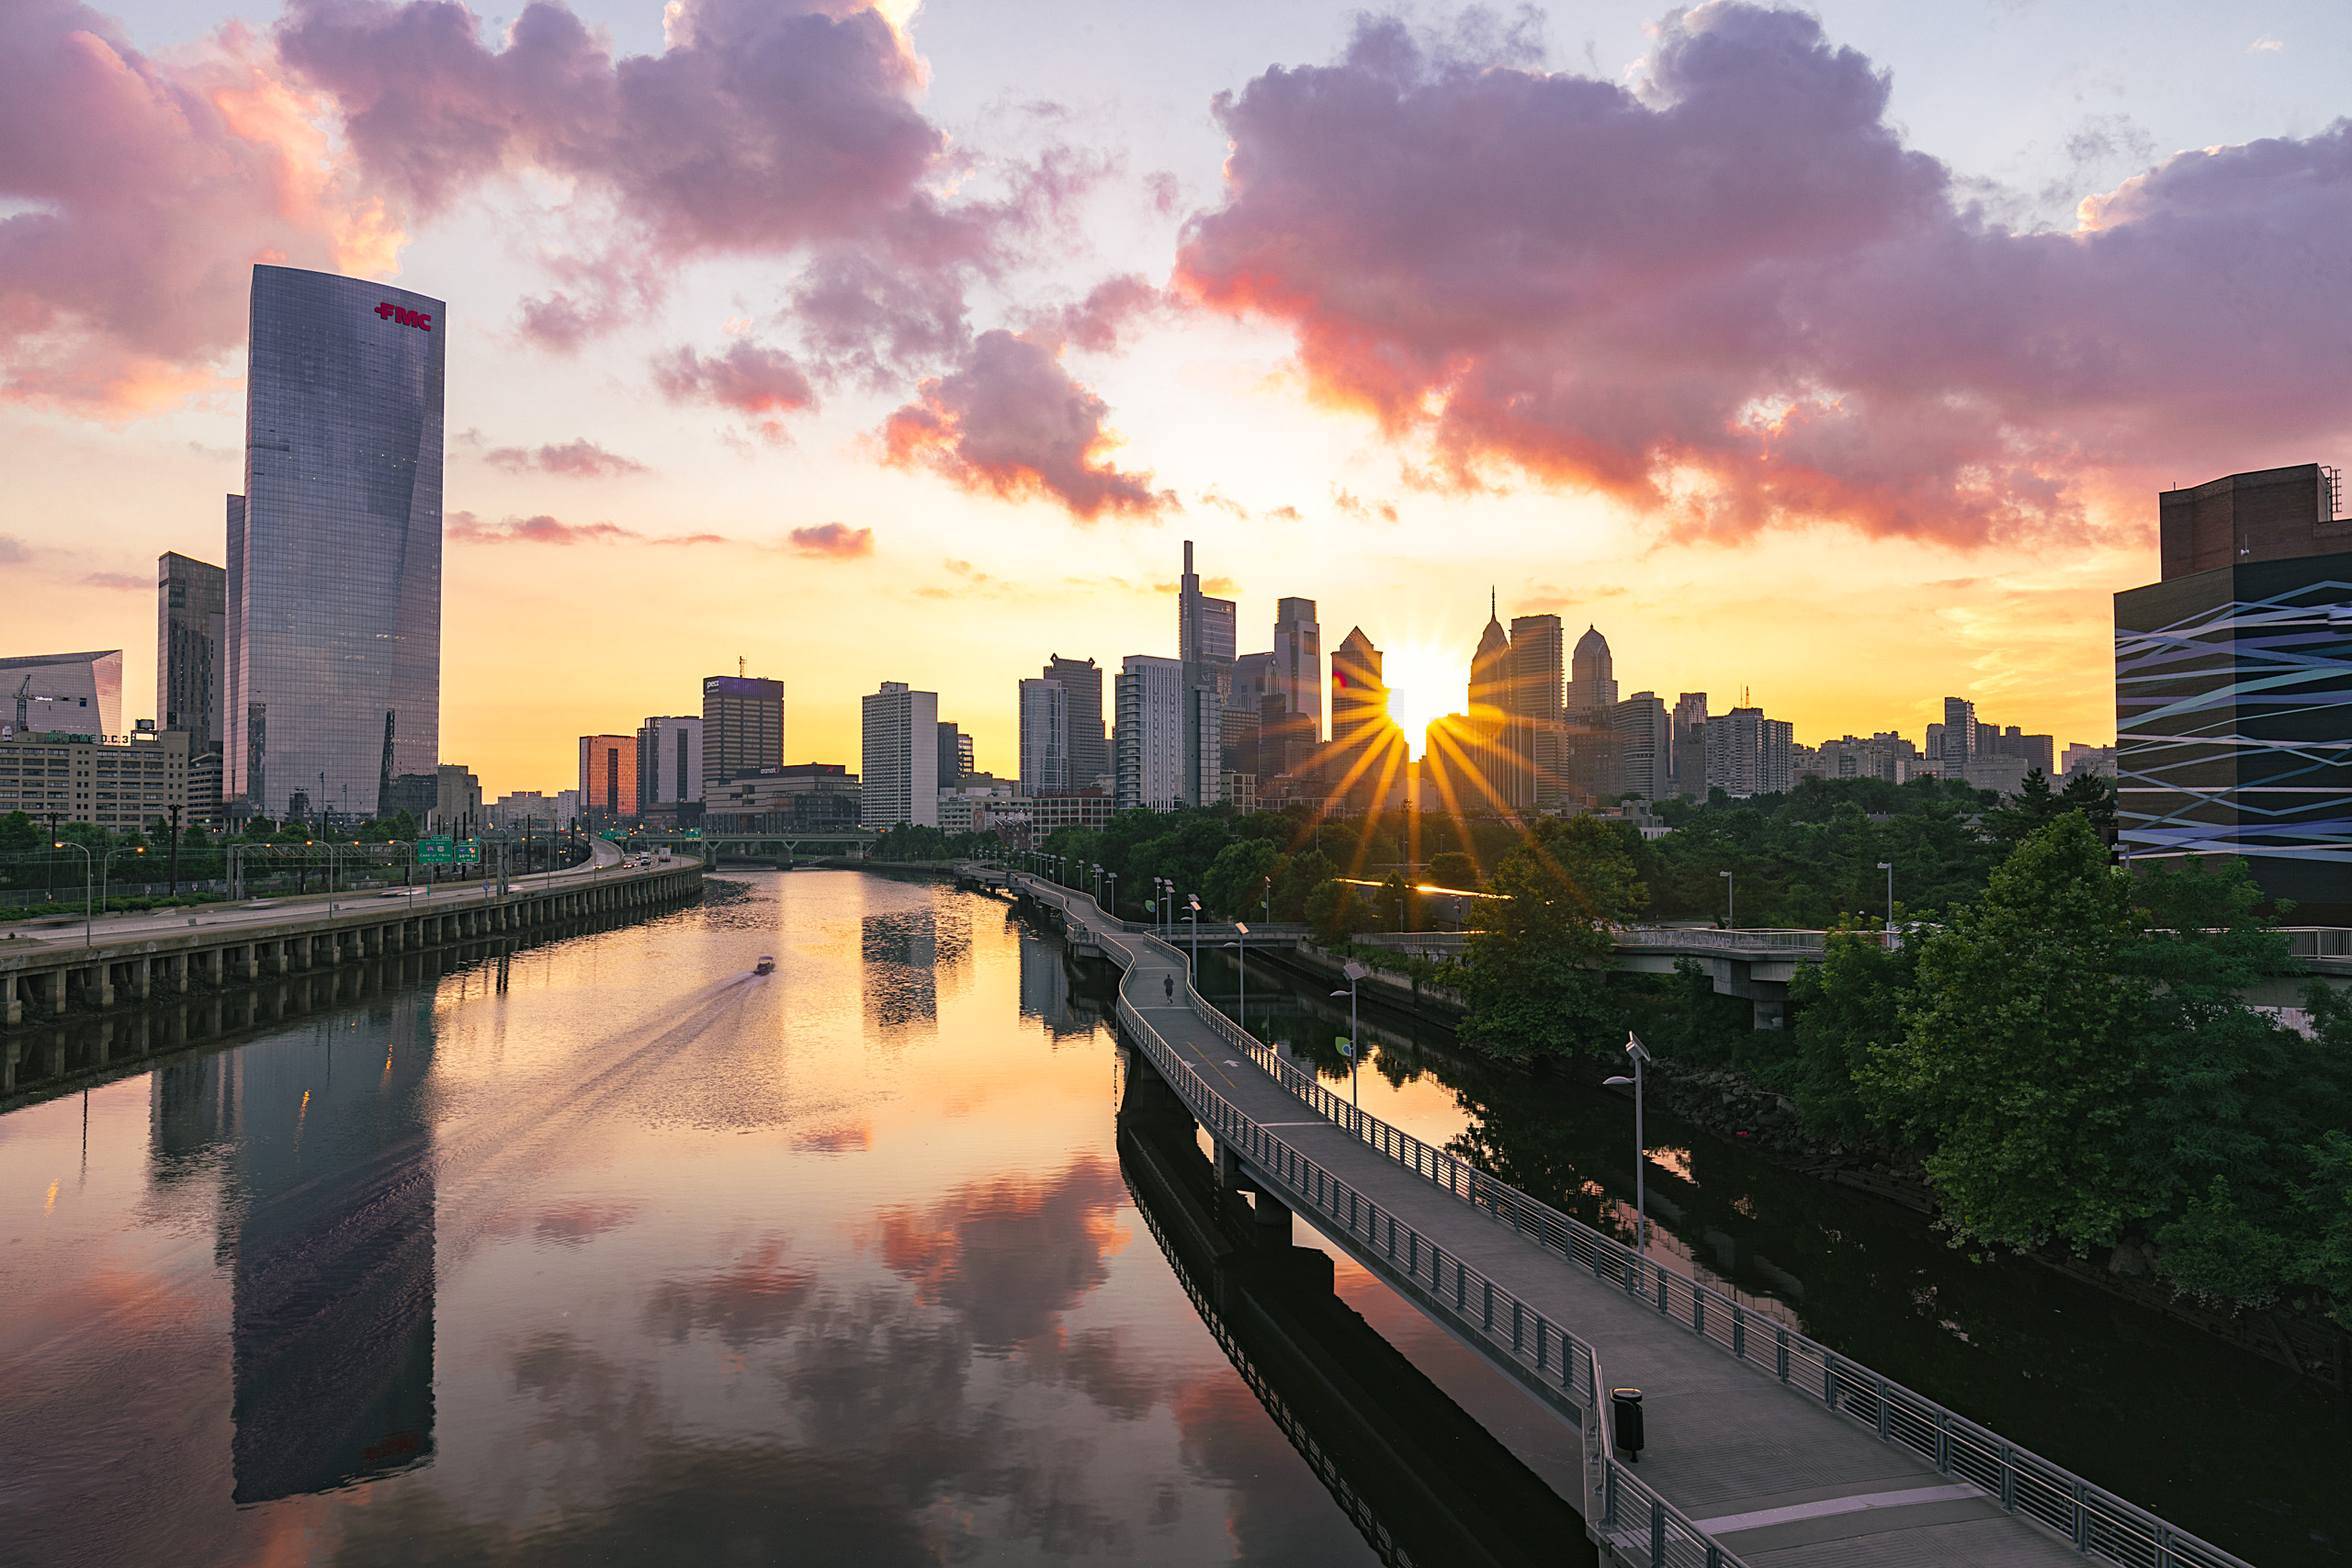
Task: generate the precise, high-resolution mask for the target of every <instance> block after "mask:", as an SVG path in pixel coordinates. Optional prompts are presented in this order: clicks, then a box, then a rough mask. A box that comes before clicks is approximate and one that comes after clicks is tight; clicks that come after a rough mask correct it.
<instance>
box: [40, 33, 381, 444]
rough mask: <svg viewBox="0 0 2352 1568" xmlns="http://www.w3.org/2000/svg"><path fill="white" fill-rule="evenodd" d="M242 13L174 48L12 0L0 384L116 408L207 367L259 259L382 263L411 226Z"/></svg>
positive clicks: (151, 399)
mask: <svg viewBox="0 0 2352 1568" xmlns="http://www.w3.org/2000/svg"><path fill="white" fill-rule="evenodd" d="M321 107H322V106H321V105H319V104H318V103H317V102H316V101H315V100H314V99H313V98H312V97H311V96H307V95H305V94H304V93H302V92H300V91H299V90H297V89H296V88H294V87H293V86H291V85H288V83H287V82H285V81H284V80H283V79H282V78H281V77H280V75H279V74H278V73H277V70H276V68H275V64H274V62H272V61H271V60H269V58H268V57H267V54H266V51H262V50H258V49H256V48H255V47H254V42H253V40H252V39H250V38H249V37H248V36H247V35H246V34H245V33H244V32H243V31H242V30H241V29H240V28H236V27H234V26H232V27H231V28H227V29H225V30H224V31H222V32H221V33H220V35H218V36H217V37H215V38H214V39H211V40H210V41H209V42H208V43H207V44H205V45H203V46H200V47H199V48H198V50H196V51H193V52H192V53H190V54H188V55H187V56H185V57H183V58H182V59H180V60H179V61H177V62H162V61H157V60H153V59H150V58H148V57H147V56H145V55H143V54H141V53H140V52H139V51H137V50H136V49H134V48H132V47H131V45H130V41H129V39H127V38H126V37H125V35H124V34H123V32H122V31H121V29H120V28H119V26H118V25H117V24H116V23H115V22H113V21H112V20H110V19H109V18H107V17H103V16H101V15H99V14H98V13H97V12H96V11H93V10H90V9H89V8H87V7H86V6H81V5H77V4H74V0H12V3H11V4H10V5H8V6H6V7H5V8H0V198H6V202H7V204H9V205H14V206H16V207H17V210H16V211H14V212H11V213H10V214H9V215H8V216H7V217H6V218H0V389H5V392H6V395H7V396H9V397H12V398H17V399H21V400H33V401H40V402H46V403H51V404H54V405H59V406H62V407H66V408H69V409H75V410H79V411H81V412H88V413H93V414H96V415H99V416H101V417H109V418H113V417H121V416H123V415H126V414H135V413H141V412H148V411H151V410H153V409H156V408H159V407H163V406H164V405H167V404H170V403H173V402H175V401H177V400H179V399H181V398H183V397H185V396H186V395H187V394H188V393H190V392H192V391H195V390H197V389H200V388H201V387H203V386H205V385H206V384H208V382H209V380H210V378H211V376H212V374H213V372H212V370H211V366H212V363H213V361H215V360H216V359H218V358H219V357H220V355H223V354H225V353H227V352H228V351H230V350H231V349H232V348H233V347H235V346H236V345H237V344H240V343H242V342H243V338H244V332H245V324H246V323H245V295H246V283H247V280H248V278H249V277H250V276H251V274H250V269H251V266H252V264H253V263H254V262H256V261H273V262H280V263H284V264H287V265H294V266H306V267H320V268H325V269H330V270H335V271H345V272H363V273H366V272H379V271H382V270H384V269H386V268H388V267H389V266H390V262H391V259H392V255H393V254H394V251H395V249H396V247H397V245H398V243H399V240H400V235H399V233H398V231H397V226H396V225H395V223H394V222H393V220H392V219H391V218H390V216H389V215H388V214H387V212H386V211H385V210H384V209H383V207H382V205H381V204H380V203H379V202H378V201H376V200H375V199H373V198H372V197H369V196H368V194H367V193H366V192H364V191H362V190H360V189H358V188H357V186H356V183H355V182H353V181H352V180H350V179H349V178H348V177H347V171H346V170H345V168H344V166H343V165H342V164H341V163H340V162H339V161H338V160H337V159H336V158H335V157H334V154H333V150H332V149H331V148H330V146H329V144H328V142H327V139H326V136H325V134H324V133H323V132H322V131H321V130H319V129H318V127H317V124H316V120H317V118H318V117H319V113H320V110H321Z"/></svg>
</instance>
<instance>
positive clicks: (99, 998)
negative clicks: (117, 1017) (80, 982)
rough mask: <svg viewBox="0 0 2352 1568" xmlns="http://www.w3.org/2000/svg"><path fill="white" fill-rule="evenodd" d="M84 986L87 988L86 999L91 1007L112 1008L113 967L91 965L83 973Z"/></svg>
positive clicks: (111, 965)
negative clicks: (84, 977)
mask: <svg viewBox="0 0 2352 1568" xmlns="http://www.w3.org/2000/svg"><path fill="white" fill-rule="evenodd" d="M85 976H87V977H86V979H85V984H86V985H87V986H88V987H89V990H88V993H87V994H88V999H89V1001H90V1004H91V1005H92V1006H93V1007H102V1008H110V1007H112V1006H114V965H113V964H92V965H90V967H89V968H88V969H87V970H86V971H85Z"/></svg>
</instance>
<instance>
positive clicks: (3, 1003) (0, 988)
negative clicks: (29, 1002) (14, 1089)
mask: <svg viewBox="0 0 2352 1568" xmlns="http://www.w3.org/2000/svg"><path fill="white" fill-rule="evenodd" d="M24 1021H25V1001H24V998H22V997H21V996H19V995H17V976H14V975H0V1025H7V1026H10V1027H13V1026H15V1025H17V1024H19V1023H22V1022H24ZM10 1066H11V1068H12V1069H13V1067H14V1066H15V1063H14V1062H13V1060H12V1061H11V1063H10Z"/></svg>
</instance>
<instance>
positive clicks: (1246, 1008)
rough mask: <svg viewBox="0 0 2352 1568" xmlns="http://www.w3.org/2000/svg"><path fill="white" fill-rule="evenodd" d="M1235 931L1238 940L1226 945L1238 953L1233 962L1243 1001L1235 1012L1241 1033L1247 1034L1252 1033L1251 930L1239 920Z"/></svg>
mask: <svg viewBox="0 0 2352 1568" xmlns="http://www.w3.org/2000/svg"><path fill="white" fill-rule="evenodd" d="M1233 930H1234V932H1235V934H1236V936H1237V938H1238V940H1237V941H1234V942H1227V943H1226V944H1225V945H1226V946H1227V947H1230V948H1233V949H1236V950H1237V953H1238V956H1236V957H1235V959H1234V961H1233V967H1234V969H1235V970H1236V971H1237V972H1238V974H1239V975H1240V976H1241V999H1240V1001H1239V1002H1238V1004H1236V1006H1235V1008H1234V1011H1235V1013H1236V1015H1237V1017H1236V1021H1237V1022H1238V1023H1239V1024H1240V1025H1241V1032H1242V1033H1244V1034H1247V1033H1249V1032H1250V928H1249V927H1248V926H1246V925H1244V924H1242V923H1241V922H1240V921H1239V920H1236V921H1234V922H1233Z"/></svg>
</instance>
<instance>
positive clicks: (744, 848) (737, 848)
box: [629, 828, 882, 870]
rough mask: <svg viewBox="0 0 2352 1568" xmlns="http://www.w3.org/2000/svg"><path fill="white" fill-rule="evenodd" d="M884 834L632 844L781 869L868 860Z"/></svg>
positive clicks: (832, 831)
mask: <svg viewBox="0 0 2352 1568" xmlns="http://www.w3.org/2000/svg"><path fill="white" fill-rule="evenodd" d="M881 836H882V835H881V834H879V833H875V832H869V831H867V830H866V829H863V828H822V829H818V828H812V829H809V830H808V831H806V832H797V831H786V832H760V833H750V832H735V831H731V830H730V831H726V832H712V833H709V834H707V835H706V834H703V833H632V834H630V835H629V842H631V843H632V844H655V845H662V846H666V847H668V848H669V849H671V850H673V851H676V852H681V853H684V854H691V855H707V856H708V857H709V859H710V863H711V864H712V866H713V867H716V866H718V863H720V862H721V861H728V860H736V861H766V862H769V863H774V864H775V866H776V867H777V868H778V869H779V870H781V869H783V868H784V867H786V866H790V865H795V864H797V863H801V862H803V861H811V860H864V859H865V857H866V855H867V854H868V853H869V852H871V851H872V850H873V848H874V842H875V840H877V839H879V838H880V837H881Z"/></svg>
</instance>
